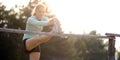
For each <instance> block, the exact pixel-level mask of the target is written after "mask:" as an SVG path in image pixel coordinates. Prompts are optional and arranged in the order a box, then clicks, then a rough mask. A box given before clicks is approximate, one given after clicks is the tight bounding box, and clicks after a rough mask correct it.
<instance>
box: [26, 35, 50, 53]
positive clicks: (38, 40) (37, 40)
mask: <svg viewBox="0 0 120 60" xmlns="http://www.w3.org/2000/svg"><path fill="white" fill-rule="evenodd" d="M51 37H52V36H48V35H41V36H35V37H32V38H30V39H27V40H26V44H25V45H26V50H27V51H31V50H32V49H33V48H35V47H37V46H38V45H40V44H42V43H45V42H47V41H48V40H50V38H51Z"/></svg>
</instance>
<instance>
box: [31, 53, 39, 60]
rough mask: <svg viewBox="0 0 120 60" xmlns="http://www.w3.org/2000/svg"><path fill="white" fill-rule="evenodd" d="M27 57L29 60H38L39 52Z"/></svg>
mask: <svg viewBox="0 0 120 60" xmlns="http://www.w3.org/2000/svg"><path fill="white" fill-rule="evenodd" d="M29 57H30V60H40V52H31V53H30V55H29Z"/></svg>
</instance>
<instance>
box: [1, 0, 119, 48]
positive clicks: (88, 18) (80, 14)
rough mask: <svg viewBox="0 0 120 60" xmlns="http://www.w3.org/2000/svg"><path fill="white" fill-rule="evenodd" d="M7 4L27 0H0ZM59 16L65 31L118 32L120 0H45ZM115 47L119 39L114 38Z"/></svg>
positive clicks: (21, 2)
mask: <svg viewBox="0 0 120 60" xmlns="http://www.w3.org/2000/svg"><path fill="white" fill-rule="evenodd" d="M0 1H2V2H4V4H6V5H7V6H9V7H11V6H14V4H16V3H17V4H25V5H27V4H28V0H14V1H12V2H13V3H10V2H11V0H0ZM45 1H47V4H48V5H49V7H50V9H51V11H52V12H53V13H54V14H56V16H57V17H58V18H59V20H60V22H61V25H62V29H63V31H64V32H65V33H69V32H72V33H74V34H83V33H89V32H90V31H92V30H96V31H97V33H100V34H101V35H105V33H118V34H119V33H120V28H119V26H120V23H119V20H120V0H45ZM116 40H117V41H116V44H117V46H116V47H117V48H119V47H120V43H119V42H120V41H119V40H120V39H119V38H117V39H116Z"/></svg>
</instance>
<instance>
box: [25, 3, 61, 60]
mask: <svg viewBox="0 0 120 60" xmlns="http://www.w3.org/2000/svg"><path fill="white" fill-rule="evenodd" d="M45 9H46V8H45V6H44V5H42V4H39V5H37V6H36V7H35V9H34V11H33V14H32V16H31V17H29V18H28V20H27V23H26V30H27V31H36V32H41V31H42V29H43V27H44V26H49V25H54V21H53V20H52V19H51V20H49V19H48V18H47V17H46V16H45V15H44V14H45ZM57 23H58V25H59V22H58V21H57ZM50 32H51V33H55V32H56V31H55V29H54V28H53V29H52V30H51V31H50ZM57 32H58V31H57ZM51 37H52V36H51V35H36V34H29V33H26V34H24V36H23V43H24V47H25V51H26V52H29V59H30V60H39V59H40V47H39V45H40V44H42V43H45V42H47V41H48V40H50V38H51Z"/></svg>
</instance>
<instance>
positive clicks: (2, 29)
mask: <svg viewBox="0 0 120 60" xmlns="http://www.w3.org/2000/svg"><path fill="white" fill-rule="evenodd" d="M0 31H1V32H10V33H19V34H24V33H31V34H39V35H53V36H75V37H78V38H81V37H88V38H89V37H94V38H109V37H108V36H100V35H87V34H63V33H60V34H58V33H51V32H35V31H25V30H17V29H8V28H0Z"/></svg>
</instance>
